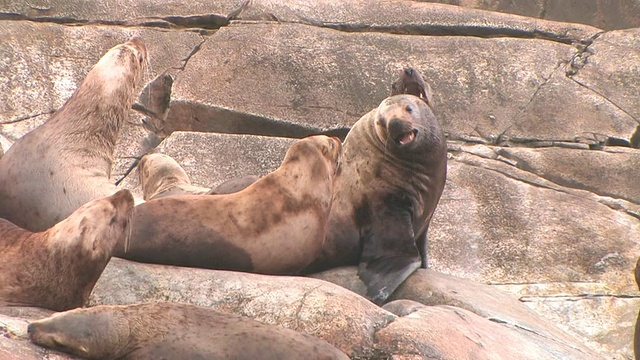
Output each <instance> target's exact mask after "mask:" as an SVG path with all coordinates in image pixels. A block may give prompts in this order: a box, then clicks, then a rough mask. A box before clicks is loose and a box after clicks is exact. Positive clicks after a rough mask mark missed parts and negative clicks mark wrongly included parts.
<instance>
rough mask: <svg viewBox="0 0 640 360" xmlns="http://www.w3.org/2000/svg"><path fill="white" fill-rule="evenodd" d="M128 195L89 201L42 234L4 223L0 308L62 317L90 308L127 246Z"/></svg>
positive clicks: (1, 224)
mask: <svg viewBox="0 0 640 360" xmlns="http://www.w3.org/2000/svg"><path fill="white" fill-rule="evenodd" d="M132 208H133V197H132V196H131V193H130V192H129V190H120V191H118V192H116V193H115V194H113V195H111V196H109V197H106V198H102V199H98V200H94V201H91V202H89V203H87V204H85V205H83V206H81V207H80V208H79V209H77V210H76V211H74V212H73V213H72V214H71V215H70V216H69V217H68V218H66V219H64V220H63V221H61V222H59V223H58V224H56V225H54V226H53V227H52V228H50V229H48V230H46V231H44V232H39V233H33V232H30V231H28V230H24V229H22V228H20V227H18V226H16V225H14V224H12V223H10V222H9V221H7V220H4V219H0V303H2V304H5V305H6V304H8V305H20V306H37V307H43V308H47V309H51V310H56V311H61V310H67V309H71V308H74V307H78V306H83V305H84V303H85V302H86V300H87V298H88V297H89V294H90V293H91V290H92V289H93V286H94V285H95V283H96V281H98V278H99V277H100V274H102V271H103V270H104V268H105V266H107V263H108V262H109V259H111V254H112V252H113V249H114V247H115V246H116V244H117V243H118V242H119V241H124V239H125V231H126V227H127V224H128V214H129V211H130V210H131V209H132Z"/></svg>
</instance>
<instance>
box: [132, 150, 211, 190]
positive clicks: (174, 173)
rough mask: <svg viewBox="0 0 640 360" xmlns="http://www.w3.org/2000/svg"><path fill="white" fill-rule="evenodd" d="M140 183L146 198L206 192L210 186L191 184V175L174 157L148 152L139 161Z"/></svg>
mask: <svg viewBox="0 0 640 360" xmlns="http://www.w3.org/2000/svg"><path fill="white" fill-rule="evenodd" d="M138 173H139V176H140V185H141V187H142V194H143V197H144V199H145V200H151V199H155V198H160V197H165V196H171V195H184V194H192V195H199V194H206V193H208V192H209V191H210V189H209V188H204V187H199V186H194V185H191V180H190V179H189V175H187V173H186V172H185V171H184V169H183V168H182V166H180V164H178V162H177V161H175V160H174V159H173V158H172V157H170V156H168V155H164V154H159V153H153V154H147V155H145V156H143V157H142V159H140V163H138Z"/></svg>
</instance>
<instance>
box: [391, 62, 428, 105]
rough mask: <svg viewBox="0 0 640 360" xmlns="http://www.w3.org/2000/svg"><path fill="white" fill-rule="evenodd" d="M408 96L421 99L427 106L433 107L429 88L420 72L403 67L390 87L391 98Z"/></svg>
mask: <svg viewBox="0 0 640 360" xmlns="http://www.w3.org/2000/svg"><path fill="white" fill-rule="evenodd" d="M400 94H409V95H414V96H417V97H419V98H421V99H422V100H423V101H424V102H426V103H427V105H429V106H433V95H432V94H433V93H432V91H431V86H429V83H427V82H426V81H425V78H424V76H423V75H422V74H420V72H419V71H418V70H416V69H414V68H412V67H405V68H404V69H402V71H400V76H399V77H398V80H396V81H395V82H394V83H393V84H392V85H391V96H393V95H400Z"/></svg>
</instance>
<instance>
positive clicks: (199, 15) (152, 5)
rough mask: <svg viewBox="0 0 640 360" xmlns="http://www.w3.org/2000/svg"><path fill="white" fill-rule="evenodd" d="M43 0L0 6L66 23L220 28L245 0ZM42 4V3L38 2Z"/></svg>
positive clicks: (9, 13)
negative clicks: (191, 0)
mask: <svg viewBox="0 0 640 360" xmlns="http://www.w3.org/2000/svg"><path fill="white" fill-rule="evenodd" d="M38 3H42V2H41V1H39V2H36V3H35V4H27V3H23V2H15V1H14V2H10V3H8V4H7V3H5V4H3V5H2V6H0V13H1V14H2V15H4V17H5V18H6V17H9V18H15V19H34V20H40V21H42V20H50V19H58V20H59V21H61V22H62V21H63V22H66V23H86V22H91V23H103V24H110V25H127V26H132V25H143V26H153V27H169V28H173V27H201V28H217V27H219V26H222V25H225V24H227V23H228V21H229V17H231V16H232V15H233V14H235V13H237V12H238V11H239V10H240V8H241V7H242V5H243V4H244V1H242V0H229V1H216V2H214V3H212V2H209V1H193V2H191V3H189V6H188V7H185V6H184V4H183V3H181V2H179V1H174V0H171V1H157V2H155V1H144V2H139V1H135V0H125V1H121V0H119V1H117V2H114V1H82V0H72V1H63V0H60V1H56V0H54V1H46V2H45V3H44V4H42V5H40V4H38ZM38 5H40V6H38Z"/></svg>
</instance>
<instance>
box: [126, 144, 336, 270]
mask: <svg viewBox="0 0 640 360" xmlns="http://www.w3.org/2000/svg"><path fill="white" fill-rule="evenodd" d="M340 153H341V143H340V140H338V139H337V138H330V137H327V136H324V135H318V136H311V137H307V138H304V139H302V140H298V141H297V142H295V143H294V144H293V145H292V146H291V147H290V148H289V150H288V151H287V154H286V155H285V158H284V161H283V162H282V165H281V166H280V167H279V168H278V169H276V170H275V171H273V172H271V173H269V174H267V175H265V176H264V177H262V178H261V179H259V180H258V181H256V182H254V183H253V184H251V185H250V186H249V187H247V188H246V189H244V190H242V191H240V192H237V193H233V194H228V195H177V196H169V197H164V198H158V199H153V200H150V201H148V202H146V203H144V204H141V205H139V206H137V207H136V208H135V210H134V211H133V215H132V223H131V228H132V231H131V237H130V246H129V248H128V249H126V250H125V249H124V246H119V249H118V251H117V252H116V255H115V256H118V257H122V258H125V259H129V260H134V261H141V262H149V263H158V264H170V265H180V266H191V267H200V268H213V269H227V270H239V271H250V272H255V273H265V274H295V273H298V272H299V271H301V270H302V269H304V268H305V267H306V266H307V265H309V264H310V263H311V261H313V260H314V259H315V258H316V257H317V256H318V254H319V253H320V249H321V247H322V243H323V241H324V239H325V236H326V233H327V220H328V217H329V211H330V208H331V196H332V195H331V194H332V188H333V185H332V182H333V177H334V175H335V172H336V169H337V164H338V159H339V156H340Z"/></svg>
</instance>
